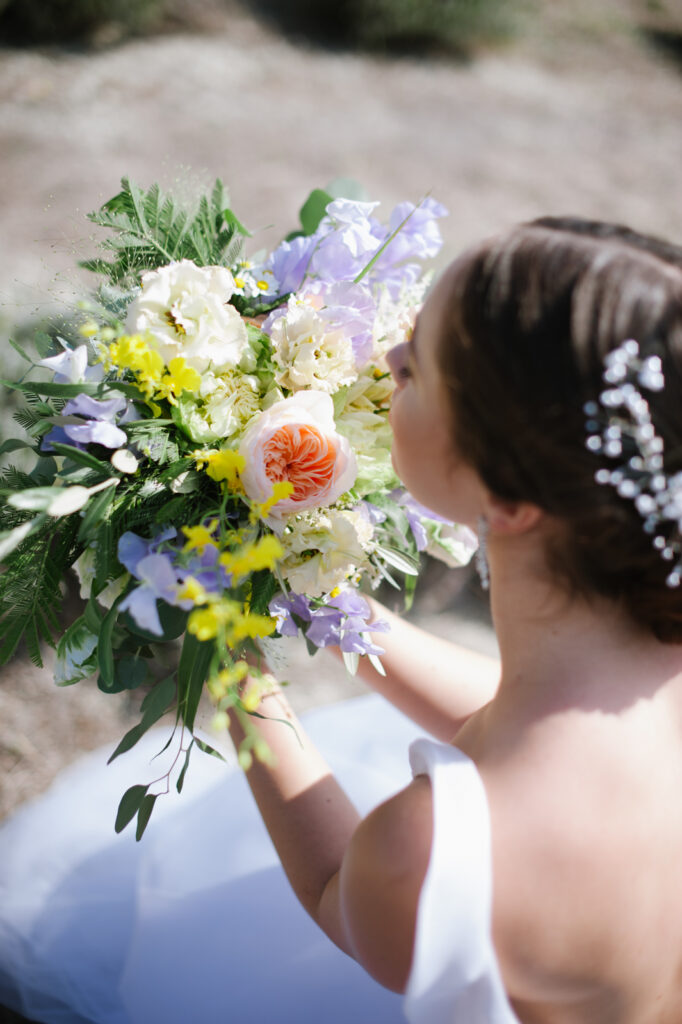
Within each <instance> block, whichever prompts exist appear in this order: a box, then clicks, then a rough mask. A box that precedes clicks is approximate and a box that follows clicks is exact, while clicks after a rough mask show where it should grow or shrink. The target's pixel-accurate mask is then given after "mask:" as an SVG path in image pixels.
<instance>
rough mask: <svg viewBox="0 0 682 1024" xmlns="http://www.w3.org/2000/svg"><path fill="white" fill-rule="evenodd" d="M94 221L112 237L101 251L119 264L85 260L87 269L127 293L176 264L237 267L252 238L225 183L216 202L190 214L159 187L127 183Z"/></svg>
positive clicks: (204, 201)
mask: <svg viewBox="0 0 682 1024" xmlns="http://www.w3.org/2000/svg"><path fill="white" fill-rule="evenodd" d="M88 219H89V220H91V221H92V222H93V223H94V224H97V225H98V226H99V227H102V228H105V229H106V230H107V231H108V232H110V235H109V236H108V237H107V238H106V239H105V240H104V241H103V242H101V244H100V248H101V249H103V250H104V251H105V252H106V253H110V254H111V255H112V257H113V258H112V259H111V260H107V259H102V258H98V259H91V260H85V261H84V262H83V263H81V266H83V267H85V269H86V270H92V271H93V272H94V273H97V274H101V275H103V276H104V277H105V278H107V279H108V281H109V282H110V284H111V285H113V286H115V287H116V289H119V290H121V289H122V290H124V291H126V290H127V291H130V290H131V289H133V288H134V287H136V285H137V284H138V283H139V274H140V271H141V270H153V269H155V268H157V267H162V266H165V265H166V264H168V263H170V262H171V261H173V260H184V259H186V260H192V261H193V262H194V263H196V264H197V265H198V266H211V265H217V264H225V265H227V264H232V263H234V261H235V260H236V258H237V256H238V255H239V252H240V249H241V245H242V241H241V240H242V238H243V237H244V235H246V234H248V232H247V231H246V228H244V227H243V225H242V224H241V223H240V222H239V221H238V220H237V218H236V217H235V215H234V214H233V213H232V211H231V210H230V209H229V199H228V196H227V193H226V192H225V188H224V186H223V183H222V182H221V181H220V180H217V181H216V182H215V184H214V186H213V190H212V192H211V195H210V197H208V196H202V197H201V199H200V200H199V203H198V205H197V206H196V207H195V208H194V209H190V208H189V207H188V206H186V205H183V204H182V203H181V202H180V201H179V200H177V199H175V198H174V197H172V196H165V195H164V194H163V193H162V192H161V190H160V188H159V186H158V185H156V184H154V185H152V186H151V187H150V188H149V189H147V191H145V190H144V189H142V188H140V187H139V186H138V185H136V184H135V183H134V182H132V181H131V180H130V179H129V178H123V179H122V180H121V191H120V192H119V193H118V194H117V195H115V196H114V197H113V199H109V200H108V201H107V202H106V203H104V205H103V206H102V207H101V208H100V209H99V210H97V211H95V212H94V213H91V214H89V215H88Z"/></svg>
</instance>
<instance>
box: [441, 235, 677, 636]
mask: <svg viewBox="0 0 682 1024" xmlns="http://www.w3.org/2000/svg"><path fill="white" fill-rule="evenodd" d="M629 338H634V339H636V340H637V342H638V343H639V346H640V351H641V353H642V354H643V355H649V354H654V353H655V354H657V355H660V356H661V359H662V362H663V373H664V375H665V381H666V385H665V388H664V389H663V391H662V392H658V393H656V394H649V393H647V400H648V401H649V405H650V409H651V415H652V419H653V423H654V426H655V429H656V431H657V433H658V434H659V435H660V436H661V437H662V438H663V440H664V444H665V471H666V473H669V474H670V473H675V472H679V471H681V470H682V249H678V248H676V247H674V246H672V245H668V244H667V243H665V242H662V241H659V240H658V239H653V238H648V237H645V236H642V235H638V234H636V233H635V232H633V231H630V230H629V229H627V228H623V227H619V226H616V225H608V224H601V223H595V222H591V221H583V220H577V219H570V218H562V219H555V218H544V219H542V220H538V221H534V222H533V223H531V224H525V225H522V226H520V227H518V228H516V229H514V230H513V231H511V232H510V233H509V234H507V235H505V236H503V237H498V238H494V239H492V240H490V241H488V242H486V243H484V244H483V245H481V246H479V247H477V248H476V249H474V250H472V251H471V252H469V253H468V254H466V255H465V256H464V257H462V258H461V260H460V261H458V268H457V270H456V272H455V273H454V274H453V275H452V277H451V297H450V301H449V303H448V304H447V311H446V313H445V314H444V322H443V327H442V341H441V345H440V351H439V360H440V366H441V370H442V373H443V377H444V381H445V384H446V386H447V389H448V392H449V395H450V397H451V402H450V405H451V408H452V416H453V427H454V430H455V436H456V438H457V448H458V451H460V452H461V453H462V455H463V456H464V457H465V458H466V459H467V460H468V461H469V462H471V464H472V465H473V466H474V467H475V469H476V470H477V471H478V473H479V474H480V476H481V478H482V479H483V481H484V483H485V484H486V486H488V487H489V488H490V490H491V491H492V492H493V493H494V494H496V495H497V496H498V497H500V498H503V499H508V500H526V501H531V502H533V503H535V504H537V505H538V506H539V507H541V508H542V509H544V510H545V511H546V512H548V513H549V514H550V515H552V516H554V517H556V518H557V519H558V520H560V521H562V522H563V524H564V526H565V530H564V531H563V532H562V536H563V537H564V538H565V539H563V540H562V541H561V543H553V544H552V545H551V548H550V550H548V558H549V564H550V568H551V570H552V571H553V572H557V573H559V574H560V575H561V577H562V578H563V579H564V580H565V581H566V582H567V584H568V585H569V587H570V589H571V590H572V591H573V592H580V593H582V594H589V593H597V594H600V595H602V596H604V597H608V598H610V599H612V600H615V601H617V602H620V603H621V604H622V606H623V607H625V608H626V609H627V611H628V612H629V614H630V615H631V616H632V618H633V619H634V620H635V621H637V622H639V623H640V624H641V625H643V626H647V627H648V628H650V629H651V630H652V632H653V633H654V634H655V635H656V636H657V637H658V638H659V639H660V640H664V641H667V642H675V643H682V587H679V588H670V587H667V586H666V584H665V578H666V576H667V574H668V572H669V571H670V565H669V563H666V562H664V560H663V559H662V558H661V555H660V553H659V552H658V551H656V550H654V549H653V548H652V544H651V537H650V536H648V535H647V534H646V533H645V532H644V530H643V528H642V527H643V522H642V518H641V517H640V515H639V513H638V512H637V510H636V508H635V507H634V504H633V502H632V501H629V500H627V499H623V498H621V497H619V496H618V494H617V492H616V490H615V488H613V487H610V486H604V485H600V484H597V483H596V482H595V471H596V470H597V469H599V468H600V467H601V466H605V465H609V463H608V461H606V462H604V461H602V460H601V458H600V457H599V456H596V455H595V454H594V453H592V452H590V451H588V450H587V448H586V446H585V441H586V432H585V420H586V416H585V413H584V411H583V406H584V404H585V403H586V402H588V401H594V400H597V399H598V396H599V394H600V393H601V391H602V390H604V384H603V381H602V374H603V372H604V356H605V354H606V353H607V352H609V351H610V350H612V349H614V348H617V347H618V346H620V345H621V344H622V343H623V342H624V341H625V340H627V339H629ZM609 468H613V464H611V465H610V466H609Z"/></svg>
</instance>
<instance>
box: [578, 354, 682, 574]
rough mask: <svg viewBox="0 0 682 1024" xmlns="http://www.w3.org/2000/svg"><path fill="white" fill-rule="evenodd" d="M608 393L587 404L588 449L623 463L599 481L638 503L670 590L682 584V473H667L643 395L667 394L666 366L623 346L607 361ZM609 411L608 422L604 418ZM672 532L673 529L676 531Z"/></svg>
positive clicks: (598, 474) (660, 442) (605, 472)
mask: <svg viewBox="0 0 682 1024" xmlns="http://www.w3.org/2000/svg"><path fill="white" fill-rule="evenodd" d="M604 365H605V370H604V374H603V380H604V383H605V384H606V385H608V386H607V388H606V389H605V390H604V391H602V392H601V394H600V395H599V402H598V403H597V402H587V403H586V404H585V406H584V407H583V408H584V412H585V415H586V416H587V417H588V419H587V422H586V424H585V427H586V430H587V441H586V444H587V448H588V449H589V450H590V451H591V452H594V453H595V454H596V455H602V456H605V457H606V458H608V459H613V460H614V461H615V460H618V461H617V462H616V463H615V465H614V468H612V469H605V468H604V469H598V470H597V472H596V473H595V480H596V481H597V483H599V484H608V485H609V486H611V487H615V489H616V491H617V492H618V494H619V495H620V496H621V498H626V499H629V500H631V501H633V502H634V505H635V508H636V509H637V511H638V512H639V514H640V515H641V517H642V519H643V520H644V523H643V526H644V530H645V532H646V533H648V534H650V535H651V536H652V543H653V546H654V548H655V549H656V550H657V551H659V552H660V554H661V557H662V558H663V560H664V561H665V562H668V563H670V572H669V574H668V576H667V577H666V583H667V585H668V586H669V587H678V586H679V585H680V583H681V582H682V473H675V474H674V475H667V474H666V473H665V472H664V469H663V454H664V446H663V438H662V437H659V435H658V434H657V433H656V430H655V427H654V425H653V423H652V420H651V413H650V411H649V403H648V402H647V400H646V398H645V397H644V396H643V395H642V391H651V392H655V391H662V390H663V387H664V386H665V378H664V376H663V368H662V365H661V360H660V358H659V357H658V356H656V355H651V356H645V357H644V358H642V357H641V356H640V352H639V345H638V343H637V342H636V341H634V340H633V339H629V340H628V341H625V342H623V344H622V345H620V346H619V347H618V348H617V349H614V350H613V351H612V352H609V353H608V355H607V356H606V358H605V359H604ZM602 409H604V410H606V416H604V413H603V412H602ZM671 527H672V529H671Z"/></svg>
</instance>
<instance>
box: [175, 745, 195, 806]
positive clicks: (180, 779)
mask: <svg viewBox="0 0 682 1024" xmlns="http://www.w3.org/2000/svg"><path fill="white" fill-rule="evenodd" d="M193 746H194V739H192V742H191V743H190V745H189V746H188V748H187V750H186V751H185V760H184V763H183V765H182V768H181V769H180V774H179V775H178V781H177V782H176V783H175V788H176V789H177V791H178V793H182V787H183V786H184V784H185V776H186V775H187V769H188V768H189V759H190V754H191V753H192V747H193Z"/></svg>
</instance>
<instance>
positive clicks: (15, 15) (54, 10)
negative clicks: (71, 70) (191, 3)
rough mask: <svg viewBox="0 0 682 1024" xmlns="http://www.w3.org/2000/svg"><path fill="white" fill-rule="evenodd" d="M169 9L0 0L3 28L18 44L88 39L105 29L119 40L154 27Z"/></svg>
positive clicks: (151, 2)
mask: <svg viewBox="0 0 682 1024" xmlns="http://www.w3.org/2000/svg"><path fill="white" fill-rule="evenodd" d="M167 6H168V3H167V0H47V2H46V0H0V27H1V28H2V29H3V36H4V37H5V38H8V39H10V40H11V41H12V42H18V43H31V42H50V43H54V42H64V41H71V40H76V39H87V38H88V37H92V36H93V35H94V34H96V33H97V31H98V30H101V29H102V28H103V27H105V26H108V27H109V29H110V30H111V29H114V30H115V31H112V33H111V34H112V37H114V36H119V37H120V36H121V35H124V34H128V33H135V32H141V31H144V30H147V29H149V28H151V27H153V26H154V25H155V24H157V23H158V19H159V15H160V14H162V12H163V10H164V8H165V7H167Z"/></svg>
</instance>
